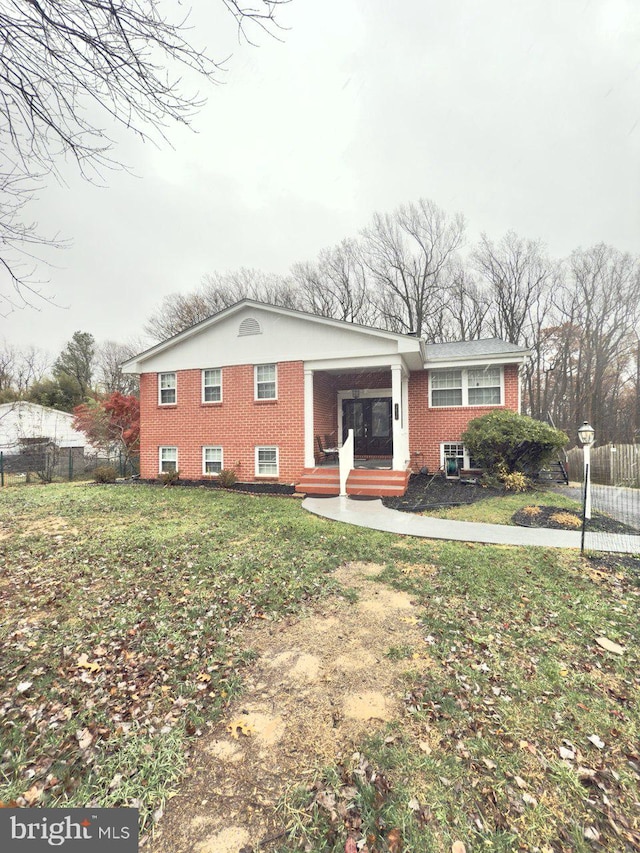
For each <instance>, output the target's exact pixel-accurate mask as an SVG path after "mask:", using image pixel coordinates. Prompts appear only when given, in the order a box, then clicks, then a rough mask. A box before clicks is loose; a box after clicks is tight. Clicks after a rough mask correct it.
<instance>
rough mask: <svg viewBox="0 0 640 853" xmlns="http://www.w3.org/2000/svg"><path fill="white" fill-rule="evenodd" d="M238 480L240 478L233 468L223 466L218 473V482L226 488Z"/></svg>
mask: <svg viewBox="0 0 640 853" xmlns="http://www.w3.org/2000/svg"><path fill="white" fill-rule="evenodd" d="M237 482H238V478H237V476H236V472H235V471H234V470H233V468H223V469H222V471H220V473H219V474H218V483H220V485H221V486H222V487H223V488H224V489H230V488H231V486H233V485H235V484H236V483H237Z"/></svg>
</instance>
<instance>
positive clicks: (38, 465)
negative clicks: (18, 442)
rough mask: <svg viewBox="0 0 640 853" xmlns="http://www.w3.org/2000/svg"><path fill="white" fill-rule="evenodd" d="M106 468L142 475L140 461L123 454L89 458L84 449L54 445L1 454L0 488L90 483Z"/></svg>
mask: <svg viewBox="0 0 640 853" xmlns="http://www.w3.org/2000/svg"><path fill="white" fill-rule="evenodd" d="M104 465H107V466H109V467H111V468H113V469H114V470H115V472H116V476H117V477H124V478H126V477H134V476H137V475H138V474H139V458H138V457H137V456H131V457H127V456H125V455H124V454H123V453H118V454H114V455H111V456H98V455H92V456H86V455H85V453H84V448H82V447H57V446H56V445H55V444H52V443H47V444H39V445H34V446H30V447H28V448H26V449H24V450H22V451H21V452H20V453H14V454H6V453H4V452H2V451H0V488H1V487H6V486H22V485H27V484H29V483H53V482H58V483H60V482H73V481H82V480H91V479H92V478H93V475H94V472H95V470H96V468H99V467H101V466H104Z"/></svg>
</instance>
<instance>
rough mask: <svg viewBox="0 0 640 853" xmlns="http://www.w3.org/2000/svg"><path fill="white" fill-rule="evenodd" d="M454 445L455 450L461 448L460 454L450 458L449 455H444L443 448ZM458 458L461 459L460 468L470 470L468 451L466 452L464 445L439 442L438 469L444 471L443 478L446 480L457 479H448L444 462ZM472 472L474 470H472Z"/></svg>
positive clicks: (452, 478)
mask: <svg viewBox="0 0 640 853" xmlns="http://www.w3.org/2000/svg"><path fill="white" fill-rule="evenodd" d="M454 445H455V447H456V448H460V447H461V448H462V453H456V454H455V456H451V455H450V454H448V455H445V447H451V446H454ZM460 457H462V467H463V468H465V469H467V470H468V469H470V468H471V459H470V458H469V451H468V450H467V448H466V447H465V446H464V444H463V443H462V442H461V441H441V442H440V467H441V468H442V469H443V470H444V472H445V476H446V477H447V479H449V480H457V479H458V478H457V477H450V476H448V475H447V469H446V460H447V459H458V458H460ZM473 470H475V469H473Z"/></svg>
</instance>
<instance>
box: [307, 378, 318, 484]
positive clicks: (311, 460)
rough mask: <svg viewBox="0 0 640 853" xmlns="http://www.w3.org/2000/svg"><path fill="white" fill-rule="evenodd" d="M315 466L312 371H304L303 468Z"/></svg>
mask: <svg viewBox="0 0 640 853" xmlns="http://www.w3.org/2000/svg"><path fill="white" fill-rule="evenodd" d="M315 464H316V458H315V448H314V444H313V370H306V369H305V371H304V467H305V468H313V467H314V466H315Z"/></svg>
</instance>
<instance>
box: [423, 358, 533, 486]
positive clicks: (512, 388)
mask: <svg viewBox="0 0 640 853" xmlns="http://www.w3.org/2000/svg"><path fill="white" fill-rule="evenodd" d="M518 381H519V380H518V367H517V366H516V365H513V364H508V365H505V368H504V396H505V405H504V406H455V407H454V406H452V407H447V408H437V409H431V408H430V407H429V372H428V371H418V372H415V373H412V374H411V376H410V377H409V451H410V455H411V468H412V469H413V470H414V471H417V470H419V469H420V468H422V467H423V466H425V465H426V467H427V468H428V469H429V470H430V471H436V470H437V469H438V468H439V467H440V444H441V442H447V441H460V437H461V435H462V433H463V432H464V431H465V430H466V428H467V424H468V423H469V421H471V420H473V419H474V418H479V417H481V416H482V415H486V414H487V412H492V411H494V410H495V409H512V410H513V411H514V412H517V411H518Z"/></svg>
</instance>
